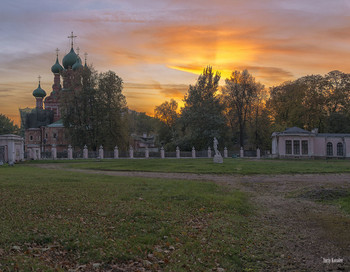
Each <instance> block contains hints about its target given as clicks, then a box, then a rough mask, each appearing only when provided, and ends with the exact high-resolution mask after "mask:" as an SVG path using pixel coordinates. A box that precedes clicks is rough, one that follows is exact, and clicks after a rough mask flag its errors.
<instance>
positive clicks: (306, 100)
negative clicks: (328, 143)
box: [268, 71, 350, 132]
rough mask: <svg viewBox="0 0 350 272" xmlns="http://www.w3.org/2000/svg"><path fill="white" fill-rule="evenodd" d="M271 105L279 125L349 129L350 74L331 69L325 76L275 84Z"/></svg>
mask: <svg viewBox="0 0 350 272" xmlns="http://www.w3.org/2000/svg"><path fill="white" fill-rule="evenodd" d="M268 108H270V109H271V113H272V116H273V118H274V123H275V126H279V127H283V128H285V127H292V126H298V127H302V128H304V129H308V130H311V129H313V128H319V130H320V132H335V131H342V132H346V131H348V128H347V127H348V126H347V125H346V124H347V122H345V120H348V119H349V113H350V74H345V73H342V72H340V71H331V72H329V73H328V74H326V75H325V76H321V75H309V76H305V77H302V78H299V79H297V80H295V81H291V82H285V83H283V84H281V85H279V86H275V87H273V88H271V92H270V99H269V101H268ZM349 132H350V131H349Z"/></svg>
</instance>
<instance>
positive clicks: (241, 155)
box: [239, 146, 244, 158]
mask: <svg viewBox="0 0 350 272" xmlns="http://www.w3.org/2000/svg"><path fill="white" fill-rule="evenodd" d="M239 156H240V157H241V158H244V150H243V146H241V149H240V150H239Z"/></svg>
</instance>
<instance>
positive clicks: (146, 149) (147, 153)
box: [145, 146, 149, 159]
mask: <svg viewBox="0 0 350 272" xmlns="http://www.w3.org/2000/svg"><path fill="white" fill-rule="evenodd" d="M145 158H146V159H148V158H149V149H148V147H147V146H146V148H145Z"/></svg>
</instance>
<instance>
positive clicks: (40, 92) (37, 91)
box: [33, 83, 46, 97]
mask: <svg viewBox="0 0 350 272" xmlns="http://www.w3.org/2000/svg"><path fill="white" fill-rule="evenodd" d="M33 96H34V97H45V96H46V92H45V91H44V90H43V89H41V87H40V83H39V86H38V88H36V89H35V90H34V92H33Z"/></svg>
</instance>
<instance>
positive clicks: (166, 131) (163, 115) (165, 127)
mask: <svg viewBox="0 0 350 272" xmlns="http://www.w3.org/2000/svg"><path fill="white" fill-rule="evenodd" d="M177 107H178V104H177V102H176V101H175V100H174V99H171V100H170V102H168V101H165V102H163V103H162V104H160V105H159V106H156V107H155V108H154V117H155V118H157V119H158V120H159V121H160V122H161V126H160V128H159V140H160V141H161V142H171V141H174V139H175V137H176V124H177V121H178V118H179V114H178V113H177Z"/></svg>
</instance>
